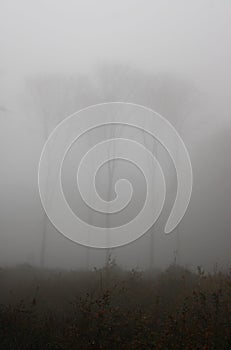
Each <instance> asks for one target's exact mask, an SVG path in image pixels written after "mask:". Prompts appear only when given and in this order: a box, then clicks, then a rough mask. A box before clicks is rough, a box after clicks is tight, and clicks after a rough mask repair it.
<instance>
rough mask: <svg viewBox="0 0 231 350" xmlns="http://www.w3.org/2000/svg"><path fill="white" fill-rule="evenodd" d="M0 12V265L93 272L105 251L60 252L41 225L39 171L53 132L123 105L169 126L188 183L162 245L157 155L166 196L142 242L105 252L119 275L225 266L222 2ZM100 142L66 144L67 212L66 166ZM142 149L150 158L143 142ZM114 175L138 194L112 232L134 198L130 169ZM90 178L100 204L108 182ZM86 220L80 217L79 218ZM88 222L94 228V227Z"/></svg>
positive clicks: (82, 4)
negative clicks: (175, 266)
mask: <svg viewBox="0 0 231 350" xmlns="http://www.w3.org/2000/svg"><path fill="white" fill-rule="evenodd" d="M0 8H1V11H0V23H1V25H0V26H1V31H0V48H1V58H0V91H1V94H0V134H1V137H0V144H1V152H0V157H1V177H0V191H1V202H0V209H1V210H0V264H1V265H2V266H8V265H15V264H22V263H28V264H31V265H35V266H46V267H57V268H65V269H79V268H83V267H85V268H89V269H92V268H93V267H94V266H101V265H102V264H104V262H105V257H106V256H107V254H109V252H108V251H105V250H103V249H94V248H87V247H84V246H81V245H78V244H76V243H73V242H71V241H70V240H68V239H66V238H65V237H64V236H63V235H61V234H60V233H59V232H58V231H57V230H56V229H55V228H54V226H53V225H52V224H51V223H50V222H49V220H48V219H47V218H46V216H45V213H44V210H43V207H42V204H41V201H40V198H39V191H38V180H37V178H38V163H39V159H40V154H41V151H42V148H43V145H44V143H45V141H46V139H47V138H48V136H49V134H50V133H51V132H52V131H53V130H54V128H55V127H56V126H57V125H58V123H59V122H61V121H62V120H64V119H65V118H66V117H68V116H69V115H70V114H72V113H75V112H76V111H78V110H79V109H81V108H85V107H88V106H90V105H93V104H97V103H102V102H111V101H123V102H130V103H135V104H139V105H143V106H146V107H149V108H152V109H153V110H155V111H157V112H158V113H160V114H161V115H163V116H164V117H165V118H166V119H168V120H169V121H170V122H171V123H172V124H173V125H174V126H175V128H176V129H177V131H178V132H179V134H180V135H181V137H182V139H183V141H184V143H185V145H186V146H187V148H188V150H189V153H190V157H191V162H192V168H193V174H194V184H193V192H192V198H191V202H190V204H189V207H188V210H187V212H186V215H185V216H184V218H183V220H182V221H181V223H180V224H179V226H178V227H177V228H176V229H175V230H174V232H173V233H171V234H170V235H165V234H164V230H163V227H164V223H165V222H166V219H167V217H168V213H169V210H170V208H171V206H172V203H173V199H174V196H175V194H176V190H174V188H176V185H177V184H176V176H175V173H174V171H173V166H172V164H171V162H170V161H168V160H167V158H168V157H167V154H166V152H165V151H164V150H163V149H162V148H161V149H160V152H159V156H160V159H159V160H160V163H161V164H162V166H163V169H164V173H165V175H166V181H167V189H169V192H170V194H169V195H168V196H167V197H166V199H167V204H166V206H165V210H164V212H163V214H162V215H161V217H160V219H159V220H158V222H157V223H156V224H155V225H154V227H153V228H152V229H150V230H149V231H148V232H147V233H146V234H144V235H143V236H142V237H141V238H139V239H138V240H136V241H134V242H132V243H130V244H128V245H125V246H123V247H119V248H116V249H112V250H110V254H111V255H112V256H113V257H115V258H116V260H117V262H118V264H119V265H121V266H123V267H125V268H131V267H138V268H141V269H148V268H165V267H166V266H168V265H169V264H171V263H172V262H174V261H177V263H179V264H181V265H184V266H187V267H189V268H195V267H196V266H198V265H201V266H203V267H204V268H205V269H208V270H211V269H213V267H214V265H215V264H218V265H219V267H220V268H222V269H227V268H228V267H230V263H231V253H230V247H231V236H230V232H231V231H230V228H231V219H230V214H231V213H230V208H231V185H230V180H231V163H230V154H229V153H230V151H231V137H230V136H231V116H230V110H231V70H230V62H231V40H230V33H231V20H230V19H231V3H230V2H229V1H228V0H221V1H219V2H218V1H212V0H210V1H208V0H206V1H203V2H202V1H199V0H196V1H183V0H181V1H180V0H176V1H170V0H168V1H167V0H154V1H151V0H150V1H148V0H145V1H142V2H141V1H136V0H126V1H121V0H119V1H114V2H112V1H106V0H105V1H102V0H100V1H97V2H96V1H93V0H91V1H90V0H85V1H74V0H69V1H68V2H65V1H64V0H49V1H45V0H41V1H29V0H27V1H25V0H21V1H20V2H17V1H13V0H5V1H4V0H1V1H0ZM115 134H116V132H115ZM123 134H125V135H126V136H127V137H133V138H135V139H136V140H139V141H140V142H143V141H144V139H143V134H142V132H140V133H137V134H136V135H135V133H134V130H129V129H126V128H125V129H124V130H123ZM105 135H106V138H110V135H111V129H110V128H108V129H107V128H105V129H104V130H98V131H97V130H96V131H94V132H93V133H91V134H90V135H89V136H88V137H85V139H84V138H83V139H82V140H80V144H79V145H76V150H75V151H73V154H74V161H73V160H72V161H71V159H69V158H67V163H69V164H67V167H66V170H65V171H64V188H65V190H66V193H67V197H68V198H69V200H70V203H72V205H73V208H74V209H73V210H75V211H78V207H79V203H80V202H79V201H78V199H75V196H74V195H75V194H76V193H75V192H73V190H72V187H71V185H73V186H74V183H73V181H74V175H73V173H72V172H71V169H72V166H73V165H74V162H75V161H76V157H77V156H78V157H80V158H81V154H82V153H85V152H86V151H87V149H88V147H89V146H91V147H92V146H93V145H94V144H96V143H97V142H100V141H102V140H103V139H104V138H105ZM113 135H114V134H113ZM142 140H143V141H142ZM145 144H146V145H147V147H149V148H150V149H152V148H153V141H152V140H151V139H150V137H148V136H146V138H145ZM154 145H155V144H154ZM81 152H82V153H81ZM73 154H72V156H73ZM70 156H71V153H70ZM116 169H118V170H116V171H117V173H116V172H115V174H114V175H113V176H115V178H120V177H121V175H123V173H124V172H126V173H127V176H128V177H130V181H131V182H132V183H133V187H134V189H135V188H137V191H134V198H133V200H134V201H135V202H133V203H135V204H133V206H132V207H131V210H130V211H129V210H128V212H126V213H125V214H124V217H123V218H120V219H117V221H116V220H115V222H113V223H112V225H115V224H116V223H117V222H118V220H119V222H121V220H122V222H123V220H127V219H128V218H130V216H133V215H136V212H137V211H138V210H139V208H140V206H141V205H142V200H143V197H144V195H145V187H144V186H143V185H142V179H141V178H140V174H138V173H137V174H136V171H137V169H136V170H135V169H134V168H132V167H130V168H127V165H125V164H117V166H116ZM119 169H120V170H119ZM100 171H101V173H99V179H98V180H99V181H98V182H99V184H98V186H99V192H100V193H101V194H102V197H104V198H106V196H107V193H106V192H104V190H105V188H106V187H107V186H106V185H105V184H107V185H108V183H110V181H111V180H110V176H108V175H109V174H108V173H107V169H101V170H100ZM100 179H101V180H100ZM114 180H115V179H114ZM70 184H71V185H70ZM112 185H113V186H114V184H112ZM76 195H77V194H76ZM76 198H77V197H76ZM138 200H140V201H138ZM86 210H87V209H86V208H85V209H82V212H81V215H82V216H83V217H85V219H86V220H87V218H88V220H89V215H88V212H86ZM93 216H94V215H93ZM91 220H96V221H97V220H98V224H99V225H101V224H102V222H101V221H100V220H101V219H100V218H99V217H98V218H95V219H94V217H92V216H91V219H90V221H91ZM102 220H103V219H102ZM112 221H113V220H112ZM44 232H45V236H44Z"/></svg>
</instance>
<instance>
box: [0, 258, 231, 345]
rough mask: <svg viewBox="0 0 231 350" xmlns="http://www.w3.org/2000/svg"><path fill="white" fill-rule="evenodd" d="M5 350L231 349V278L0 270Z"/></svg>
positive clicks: (176, 270) (0, 335)
mask: <svg viewBox="0 0 231 350" xmlns="http://www.w3.org/2000/svg"><path fill="white" fill-rule="evenodd" d="M0 286H1V291H0V349H4V350H16V349H17V350H21V349H25V350H27V349H31V350H32V349H34V350H37V349H39V350H40V349H41V350H48V349H50V350H55V349H57V350H58V349H60V350H61V349H63V350H67V349H68V350H74V349H80V350H81V349H83V350H84V349H119V350H123V349H124V350H125V349H126V350H132V349H145V350H148V349H166V350H171V349H184V350H189V349H190V350H196V349H198V350H201V349H207V350H212V349H218V350H222V349H226V350H230V349H231V273H227V274H224V273H219V272H214V273H213V274H211V275H210V274H205V273H204V272H203V271H202V270H201V269H200V268H198V272H197V273H192V272H190V271H188V270H185V269H183V268H181V267H178V266H175V265H172V266H170V267H169V268H168V269H167V270H166V271H165V272H161V273H160V272H157V271H153V272H149V273H147V272H146V273H142V272H139V271H135V270H132V271H124V270H122V269H120V268H119V267H118V266H117V265H116V263H115V262H114V261H110V262H109V263H108V265H107V266H106V267H104V268H102V269H95V270H93V271H88V272H87V271H71V272H66V271H54V270H52V271H50V270H39V269H36V268H32V267H29V266H21V267H18V268H11V269H1V270H0Z"/></svg>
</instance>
